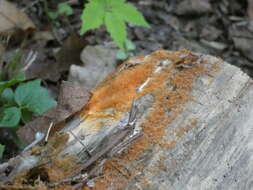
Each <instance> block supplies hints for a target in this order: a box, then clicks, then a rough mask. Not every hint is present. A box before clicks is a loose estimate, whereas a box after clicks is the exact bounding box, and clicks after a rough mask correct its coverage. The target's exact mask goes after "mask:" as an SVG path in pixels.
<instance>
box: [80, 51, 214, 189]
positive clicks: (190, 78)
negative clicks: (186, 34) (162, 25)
mask: <svg viewBox="0 0 253 190" xmlns="http://www.w3.org/2000/svg"><path fill="white" fill-rule="evenodd" d="M147 60H149V61H146V62H144V63H142V64H140V65H139V66H136V67H133V68H132V69H128V70H125V71H123V72H122V73H121V74H120V75H118V76H116V77H114V76H112V77H109V78H108V79H107V80H106V82H105V83H103V84H102V85H101V87H99V89H95V90H94V92H93V93H94V96H93V98H92V99H91V102H90V103H89V104H88V107H87V108H86V111H88V110H89V111H91V112H97V111H103V109H106V108H109V107H114V108H116V109H117V110H119V111H123V112H126V111H129V109H130V106H131V102H132V101H133V99H135V98H137V97H139V96H143V95H145V94H152V95H153V96H154V97H155V102H154V105H153V107H152V110H150V112H149V114H148V117H147V118H146V120H145V122H143V123H142V124H141V126H142V128H143V132H144V136H142V137H140V138H139V139H138V140H137V141H135V142H134V143H133V144H132V145H131V146H129V147H128V148H127V149H126V150H125V151H124V152H123V153H122V154H120V155H119V156H118V160H120V161H115V160H109V161H107V162H106V164H105V167H104V169H103V173H102V175H101V176H100V177H98V178H97V180H96V181H95V187H93V188H91V189H93V190H103V189H108V188H110V187H113V189H115V190H116V189H117V190H120V189H124V188H125V187H126V186H127V184H129V181H130V180H132V179H134V178H136V175H137V173H138V172H141V171H142V169H143V168H144V165H143V164H138V166H136V165H135V166H133V165H134V164H132V165H131V163H134V162H133V161H136V160H138V159H139V158H140V156H142V155H143V153H144V152H145V151H147V150H152V147H154V146H155V145H156V144H159V145H160V146H161V147H168V148H173V147H174V146H176V142H175V141H173V142H170V143H167V144H166V142H165V143H164V146H163V145H162V143H161V141H162V138H163V136H164V135H165V133H166V130H167V126H168V124H169V123H170V122H171V121H173V120H174V119H176V117H177V115H178V114H179V113H181V112H182V110H183V105H184V104H185V103H186V102H188V101H190V100H191V99H192V97H191V90H192V88H193V83H194V80H195V79H196V78H197V77H199V76H200V75H203V74H205V73H206V72H209V69H207V68H206V67H205V66H204V64H205V63H202V64H196V65H195V64H194V63H195V62H196V61H197V60H198V57H196V56H194V55H192V54H191V52H190V51H188V50H180V51H177V52H169V51H164V50H159V51H156V52H154V53H152V54H151V55H149V58H148V59H147ZM163 60H170V61H172V63H173V64H172V66H171V65H169V66H168V67H166V68H165V69H163V70H162V71H161V72H159V73H154V69H155V65H156V66H157V64H158V63H159V62H161V61H163ZM125 64H127V63H125ZM179 64H180V65H181V66H182V65H184V64H185V65H191V68H183V69H181V70H180V69H179V68H178V65H179ZM148 77H152V80H151V81H150V82H149V84H148V85H147V86H146V87H145V88H144V90H143V91H142V92H141V93H139V94H137V92H136V91H135V89H136V88H137V87H138V86H140V85H141V84H142V83H143V82H144V81H145V80H146V79H147V78H148ZM108 96H109V97H108ZM101 99H102V100H104V99H105V101H102V102H101ZM99 101H100V102H99ZM191 125H196V122H192V123H191ZM184 132H185V131H184ZM181 135H182V134H181ZM122 163H124V165H127V166H128V168H127V170H128V172H129V175H127V176H126V175H123V174H122V173H123V172H121V171H122ZM125 169H126V168H125ZM84 189H90V188H89V187H84Z"/></svg>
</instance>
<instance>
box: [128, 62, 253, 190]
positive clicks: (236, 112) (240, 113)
mask: <svg viewBox="0 0 253 190" xmlns="http://www.w3.org/2000/svg"><path fill="white" fill-rule="evenodd" d="M208 78H209V77H202V78H200V79H199V80H197V81H196V83H195V87H194V90H193V92H192V94H193V96H194V97H196V98H195V99H197V101H198V102H189V103H188V104H187V105H186V106H185V111H184V112H183V113H181V114H180V116H179V117H177V119H176V120H175V121H174V122H172V123H171V124H169V125H168V127H167V133H166V137H165V138H164V139H165V140H175V141H176V142H177V144H176V146H175V148H173V149H165V148H163V147H160V146H158V145H157V146H156V148H155V150H154V152H156V153H154V154H153V155H152V158H150V159H149V160H148V163H147V165H146V170H144V171H143V172H142V173H141V174H140V175H142V176H145V177H146V181H148V182H149V185H150V187H149V188H145V187H144V189H150V190H151V189H152V190H158V189H159V190H168V189H169V190H181V189H184V190H221V189H224V190H225V189H226V190H228V189H229V190H240V189H241V190H251V189H253V82H252V80H251V79H250V78H249V77H248V76H247V75H246V74H244V73H242V72H241V71H240V70H239V69H238V68H236V67H234V66H231V65H229V64H227V63H225V64H223V65H222V68H221V70H220V72H219V74H218V75H217V76H215V78H214V80H213V81H212V82H210V80H208ZM191 119H196V120H197V127H195V128H193V129H191V130H190V131H188V133H187V134H185V135H184V136H182V137H177V136H176V135H175V131H176V129H179V128H180V126H184V125H186V124H187V123H189V121H190V120H191ZM164 157H165V159H164ZM161 158H162V162H163V164H164V165H165V166H166V169H158V173H155V174H154V173H152V172H150V171H152V170H150V168H152V169H155V168H157V165H159V164H158V162H160V161H161ZM130 184H131V185H130V187H129V188H128V189H136V188H137V187H142V184H141V183H138V182H132V183H130Z"/></svg>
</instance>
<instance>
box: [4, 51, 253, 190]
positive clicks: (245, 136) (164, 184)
mask: <svg viewBox="0 0 253 190" xmlns="http://www.w3.org/2000/svg"><path fill="white" fill-rule="evenodd" d="M92 93H93V96H92V98H91V99H90V101H89V102H88V104H87V105H86V106H85V108H84V109H83V111H81V113H80V114H79V115H77V116H76V117H75V118H73V119H72V120H71V121H70V122H69V123H68V124H67V125H66V126H65V128H64V129H63V130H62V131H61V134H56V135H55V136H54V137H52V138H51V139H50V142H49V143H48V144H47V145H44V146H40V147H34V148H33V150H31V151H29V152H26V153H24V154H23V155H22V157H21V156H19V157H17V158H14V159H12V160H10V161H9V163H5V164H2V165H0V179H1V182H2V184H5V185H3V186H2V188H6V189H11V188H14V187H17V186H19V187H21V186H22V187H23V188H26V189H28V185H32V186H35V187H36V188H37V189H43V188H44V189H45V188H51V189H57V188H62V189H63V188H65V189H71V188H72V187H73V183H72V184H71V183H69V181H75V182H78V183H77V186H75V187H80V181H83V182H85V184H86V183H87V182H89V183H88V184H91V180H92V178H93V177H94V176H97V175H98V174H97V173H98V171H96V170H97V169H99V168H98V167H97V166H98V165H100V166H101V165H102V164H101V160H103V161H104V160H105V159H107V161H106V162H105V164H104V167H103V169H102V171H100V172H101V173H100V175H99V176H98V177H96V178H95V179H94V187H93V189H129V190H130V189H131V190H132V189H154V190H155V189H160V190H167V189H175V190H176V189H194V190H195V189H199V190H203V189H236V190H237V189H252V188H253V177H252V172H253V167H252V165H253V161H252V160H253V159H252V153H253V150H252V142H253V137H252V136H253V130H252V128H253V126H252V122H253V121H252V118H251V117H250V116H251V115H252V112H253V111H252V104H253V99H252V98H251V97H252V95H253V88H252V80H251V79H250V78H249V77H248V76H247V75H246V74H244V73H242V72H241V71H240V70H239V69H238V68H236V67H234V66H231V65H229V64H227V63H224V62H223V61H222V60H221V59H218V58H215V57H212V56H208V55H201V54H196V53H192V52H189V51H186V50H181V51H178V52H169V51H157V52H155V53H153V54H151V55H148V56H140V57H135V58H131V59H130V60H128V61H127V62H126V63H124V64H123V65H122V66H121V67H120V68H119V69H118V70H117V71H116V72H114V73H112V75H111V76H109V77H108V78H107V79H106V80H105V81H104V82H103V83H101V84H100V85H99V86H98V87H97V88H95V89H94V90H93V91H92ZM133 102H134V103H135V105H136V107H137V108H138V109H137V108H136V107H135V106H132V103H133ZM136 110H138V111H137V113H136V115H135V114H133V113H134V112H135V111H136ZM129 112H131V114H132V116H133V115H134V116H135V117H134V118H130V120H129ZM134 119H136V121H135V120H134ZM134 121H135V122H134ZM133 123H134V124H135V125H132V124H133ZM132 127H135V128H134V129H132ZM139 131H140V132H141V133H142V134H143V135H142V136H141V137H139V138H138V139H137V140H136V141H134V142H133V144H131V145H130V146H128V147H127V148H125V149H124V150H123V151H120V152H119V153H118V155H117V156H114V153H115V152H118V150H120V148H118V147H117V145H118V144H119V143H120V142H122V141H124V142H125V141H127V139H129V138H131V136H132V133H134V134H138V133H139ZM80 141H81V142H80ZM115 147H116V148H115ZM86 148H87V149H88V151H87V150H85V149H86ZM89 154H90V155H89ZM111 155H113V156H114V157H113V158H109V159H108V157H110V156H111ZM10 166H12V168H11V170H10ZM7 169H9V170H10V171H7ZM81 170H82V171H81ZM80 173H87V174H89V173H92V175H90V176H89V178H88V179H87V180H84V179H86V177H85V175H83V176H81V177H82V178H81V179H82V180H80V178H78V179H74V178H72V177H73V176H77V177H80V176H78V175H79V174H80ZM39 176H40V178H39V180H37V181H40V182H41V183H37V185H35V182H34V181H35V180H36V179H37V178H38V177H39ZM88 180H90V181H88ZM7 182H11V185H6V183H7ZM59 186H60V187H59ZM83 188H84V189H86V188H88V187H87V185H85V186H84V187H83ZM20 189H21V188H20Z"/></svg>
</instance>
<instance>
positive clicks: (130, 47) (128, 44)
mask: <svg viewBox="0 0 253 190" xmlns="http://www.w3.org/2000/svg"><path fill="white" fill-rule="evenodd" d="M125 45H126V49H127V50H128V51H133V50H135V49H136V46H135V45H134V43H133V42H132V41H131V40H128V39H126V41H125Z"/></svg>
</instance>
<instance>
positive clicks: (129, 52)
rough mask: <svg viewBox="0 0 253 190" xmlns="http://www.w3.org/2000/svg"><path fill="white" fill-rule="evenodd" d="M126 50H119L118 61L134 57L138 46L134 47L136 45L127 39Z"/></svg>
mask: <svg viewBox="0 0 253 190" xmlns="http://www.w3.org/2000/svg"><path fill="white" fill-rule="evenodd" d="M124 46H125V47H124V50H122V49H119V50H118V52H117V55H116V57H117V59H119V60H125V59H127V58H128V57H131V56H133V51H134V50H135V49H136V46H135V45H134V43H133V42H132V41H130V40H128V39H126V41H125V43H124Z"/></svg>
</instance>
